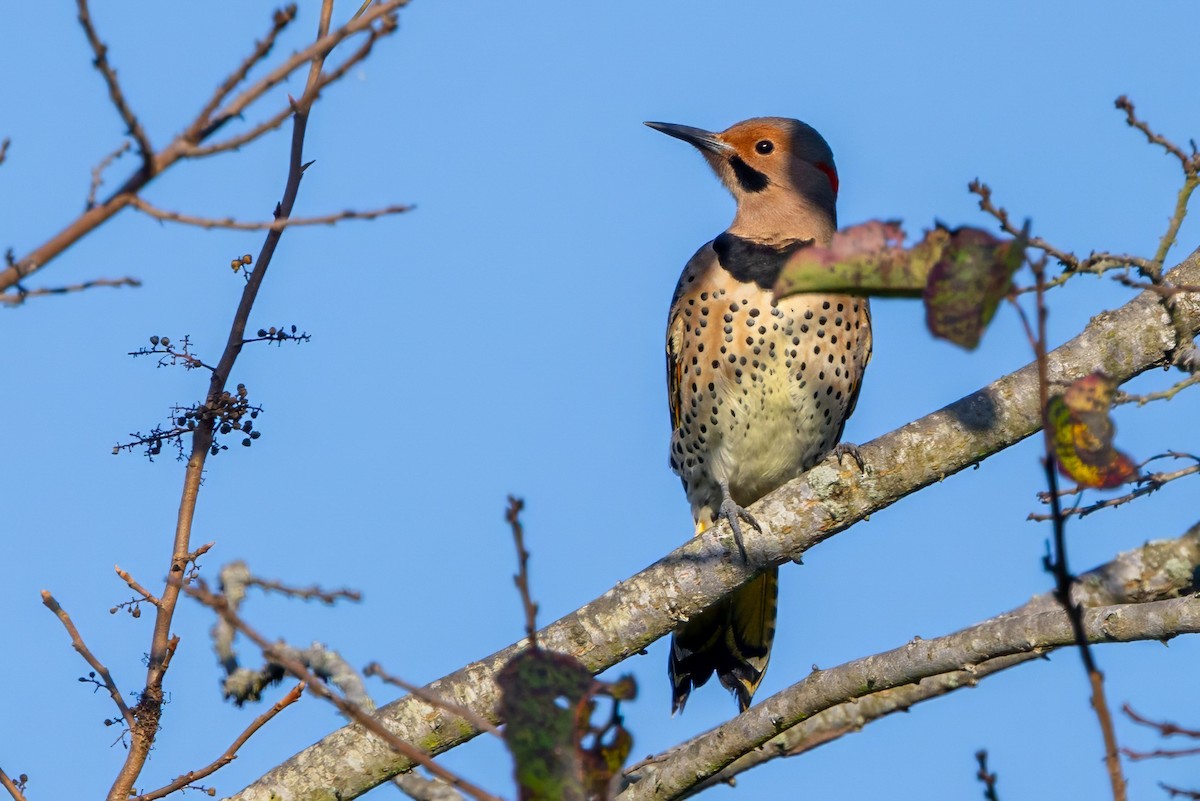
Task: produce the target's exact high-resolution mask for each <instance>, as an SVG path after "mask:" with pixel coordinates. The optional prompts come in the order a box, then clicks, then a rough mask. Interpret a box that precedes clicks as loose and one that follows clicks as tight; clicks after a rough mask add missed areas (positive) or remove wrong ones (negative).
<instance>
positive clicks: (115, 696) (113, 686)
mask: <svg viewBox="0 0 1200 801" xmlns="http://www.w3.org/2000/svg"><path fill="white" fill-rule="evenodd" d="M42 604H43V605H45V607H46V608H47V609H49V610H50V611H51V612H53V613H54V614H55V616H56V617H58V619H59V620H60V621H62V624H63V627H64V628H66V630H67V634H69V635H70V637H71V646H72V647H73V648H74V649H75V650H76V651H78V652H79V655H80V656H82V657H83V660H84V661H85V662H87V663H88V665H89V666H90V667H91V668H92V670H94V671H95V672H96V673H97V675H99V676H100V678H101V679H103V680H104V687H105V689H107V690H108V694H109V696H110V697H111V698H112V700H113V703H114V704H116V705H117V709H118V710H120V712H121V717H122V719H124V721H125V725H126V726H128V727H129V728H130V729H132V728H133V727H134V723H135V721H134V717H133V712H132V711H130V709H129V707H128V705H126V703H125V699H124V698H122V697H121V691H120V690H118V689H117V683H116V682H115V681H113V677H112V674H111V673H109V672H108V668H106V667H105V666H104V665H103V664H101V662H100V660H99V659H97V658H96V655H95V654H93V653H92V652H91V650H90V649H89V648H88V647H87V645H86V644H84V642H83V638H82V637H81V636H79V629H77V628H75V623H74V622H73V621H72V620H71V616H70V615H68V614H67V610H65V609H63V608H62V606H60V605H59V603H58V601H56V600H54V596H53V595H51V594H50V593H49V592H47V591H46V590H42Z"/></svg>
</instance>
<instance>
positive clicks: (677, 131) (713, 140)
mask: <svg viewBox="0 0 1200 801" xmlns="http://www.w3.org/2000/svg"><path fill="white" fill-rule="evenodd" d="M645 125H647V126H648V127H650V128H653V129H654V130H656V131H662V132H663V133H665V134H666V135H667V136H673V137H675V138H676V139H682V140H683V141H685V142H687V143H688V144H689V145H692V146H694V147H697V148H699V149H700V150H703V151H705V152H707V153H713V154H715V155H718V156H722V155H725V154H727V153H728V152H729V151H730V150H732V148H731V147H730V146H729V145H727V144H725V143H724V142H722V141H721V140H720V139H718V138H717V135H716V134H715V133H712V132H710V131H705V130H702V129H700V128H692V127H691V126H689V125H675V124H673V123H669V122H647V123H645Z"/></svg>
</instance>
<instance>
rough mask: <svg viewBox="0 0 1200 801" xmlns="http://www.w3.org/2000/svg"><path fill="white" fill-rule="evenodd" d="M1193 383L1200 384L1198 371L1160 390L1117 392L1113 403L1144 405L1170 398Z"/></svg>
mask: <svg viewBox="0 0 1200 801" xmlns="http://www.w3.org/2000/svg"><path fill="white" fill-rule="evenodd" d="M1195 384H1200V373H1193V374H1192V375H1190V376H1188V377H1187V378H1185V379H1183V380H1182V381H1180V382H1178V383H1176V384H1174V385H1173V386H1170V387H1167V388H1166V389H1164V390H1162V391H1161V392H1150V393H1148V394H1146V395H1127V394H1125V393H1124V392H1118V393H1117V398H1116V400H1115V401H1114V403H1117V404H1122V403H1136V404H1137V405H1138V406H1145V405H1146V404H1147V403H1150V402H1151V401H1157V400H1168V401H1169V400H1171V398H1174V397H1175V396H1176V395H1178V394H1179V393H1180V392H1182V391H1183V390H1185V389H1187V388H1188V387H1190V386H1193V385H1195Z"/></svg>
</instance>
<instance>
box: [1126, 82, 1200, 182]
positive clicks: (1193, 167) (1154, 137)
mask: <svg viewBox="0 0 1200 801" xmlns="http://www.w3.org/2000/svg"><path fill="white" fill-rule="evenodd" d="M1114 105H1115V106H1116V107H1117V108H1118V109H1120V110H1121V111H1124V112H1125V122H1127V123H1128V124H1129V126H1130V127H1132V128H1137V129H1138V130H1139V131H1141V132H1142V133H1143V134H1145V135H1146V139H1147V140H1148V141H1149V142H1150V144H1152V145H1158V146H1159V147H1161V148H1162V149H1163V150H1165V151H1167V152H1168V153H1170V154H1171V155H1172V156H1174V157H1175V158H1177V159H1179V163H1180V166H1182V167H1183V171H1184V173H1185V174H1188V175H1192V174H1195V173H1196V172H1197V171H1200V155H1197V154H1196V153H1192V154H1191V155H1188V154H1187V153H1185V152H1184V151H1183V148H1181V147H1180V146H1179V145H1177V144H1175V143H1174V142H1172V141H1171V140H1169V139H1167V138H1166V137H1165V136H1163V135H1162V134H1159V133H1155V132H1154V131H1152V130H1151V129H1150V126H1149V125H1148V124H1147V123H1145V122H1143V121H1142V120H1140V119H1138V117H1137V114H1135V113H1134V109H1133V103H1132V102H1130V100H1129V98H1128V97H1126V96H1125V95H1121V96H1120V97H1118V98H1117V99H1116V101H1115V103H1114Z"/></svg>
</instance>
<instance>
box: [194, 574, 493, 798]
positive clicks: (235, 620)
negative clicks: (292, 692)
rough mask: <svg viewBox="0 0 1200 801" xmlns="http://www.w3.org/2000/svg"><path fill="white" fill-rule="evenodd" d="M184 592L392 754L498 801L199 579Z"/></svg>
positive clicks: (473, 794)
mask: <svg viewBox="0 0 1200 801" xmlns="http://www.w3.org/2000/svg"><path fill="white" fill-rule="evenodd" d="M184 592H185V593H187V595H189V596H190V597H192V598H194V599H195V600H197V601H199V602H200V603H202V604H204V605H205V606H207V607H208V608H210V609H212V610H213V611H214V612H216V613H217V614H218V615H220V616H221V618H222V619H223V620H224V621H225V622H226V623H227V624H228V625H229V626H231V627H232V628H234V629H236V630H237V631H239V632H241V633H242V635H243V636H245V637H247V638H248V639H250V640H251V641H253V642H254V644H255V645H257V646H258V647H259V648H260V649H261V650H262V652H263V656H264V657H266V658H267V659H268V660H270V661H272V662H275V663H276V664H279V665H280V666H282V667H283V668H284V669H285V670H287V672H288V673H290V674H291V675H292V676H293V677H294V678H297V679H299V680H300V681H302V682H305V683H306V684H307V685H308V687H309V688H310V690H311V691H312V693H313V694H314V695H316V696H318V697H320V698H323V699H324V700H326V701H329V702H330V703H332V704H333V705H334V706H336V707H337V708H338V710H339V711H340V712H341V713H342V714H343V715H345V716H346V717H348V718H350V719H351V720H353V721H354V722H355V723H357V724H358V725H359V726H362V727H363V728H364V729H366V730H367V731H369V732H371V733H372V734H374V735H375V736H376V737H378V738H380V739H381V740H383V741H384V742H385V743H387V744H388V746H390V747H391V748H392V749H393V750H394V751H395V752H396V753H398V754H400V755H402V756H404V757H406V758H408V759H411V760H413V761H414V762H416V763H417V764H419V765H421V766H422V767H423V768H425V769H426V770H428V771H429V772H430V773H432V774H433V775H435V776H437V777H438V778H439V779H442V780H443V781H445V782H446V783H448V784H450V785H452V786H454V787H455V788H457V789H459V790H461V791H463V792H464V793H466V794H467V795H469V796H471V797H472V798H474V799H476V801H501V800H500V799H499V798H497V797H496V796H494V795H492V794H490V793H488V792H487V791H485V790H483V789H482V788H480V787H476V786H475V785H474V784H472V783H471V782H469V781H467V780H466V779H463V778H462V777H460V776H458V775H456V774H454V773H452V772H451V771H449V770H447V769H446V768H443V767H442V766H441V765H439V764H438V763H437V762H435V761H434V760H433V757H432V756H430V755H429V754H427V753H425V752H424V751H422V750H421V749H419V748H417V747H416V746H414V745H412V744H411V743H408V742H405V741H404V740H401V739H400V738H399V737H397V736H396V735H395V734H393V733H392V732H391V731H390V730H389V729H388V728H387V727H386V726H384V725H383V723H381V722H380V721H379V719H378V718H376V717H374V716H373V715H371V714H370V713H368V712H366V711H365V710H364V709H363V708H362V707H360V706H359V705H358V704H354V703H351V702H349V701H347V700H346V699H345V698H343V697H342V696H340V695H337V694H335V693H332V692H330V691H329V690H328V689H326V687H325V686H324V684H323V682H321V680H320V679H319V678H317V677H316V676H314V675H313V674H312V673H311V672H310V671H309V670H308V668H307V667H305V666H304V664H303V663H302V662H299V661H297V660H295V659H292V658H290V657H289V656H288V655H287V653H286V651H285V650H284V649H280V648H278V647H277V645H278V644H277V643H272V642H270V641H268V640H267V639H266V638H265V637H263V636H262V635H261V634H259V633H258V632H257V631H255V630H254V629H252V628H250V626H249V625H248V624H247V623H246V622H245V621H244V620H242V619H241V617H239V616H238V614H237V613H236V612H234V611H233V609H232V608H230V606H229V605H228V604H227V603H226V602H225V599H224V597H222V596H220V595H214V594H213V593H212V592H210V591H209V590H208V588H207V587H206V586H205V585H204V582H203V581H198V582H197V583H196V585H194V586H191V587H186V588H185V589H184Z"/></svg>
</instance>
